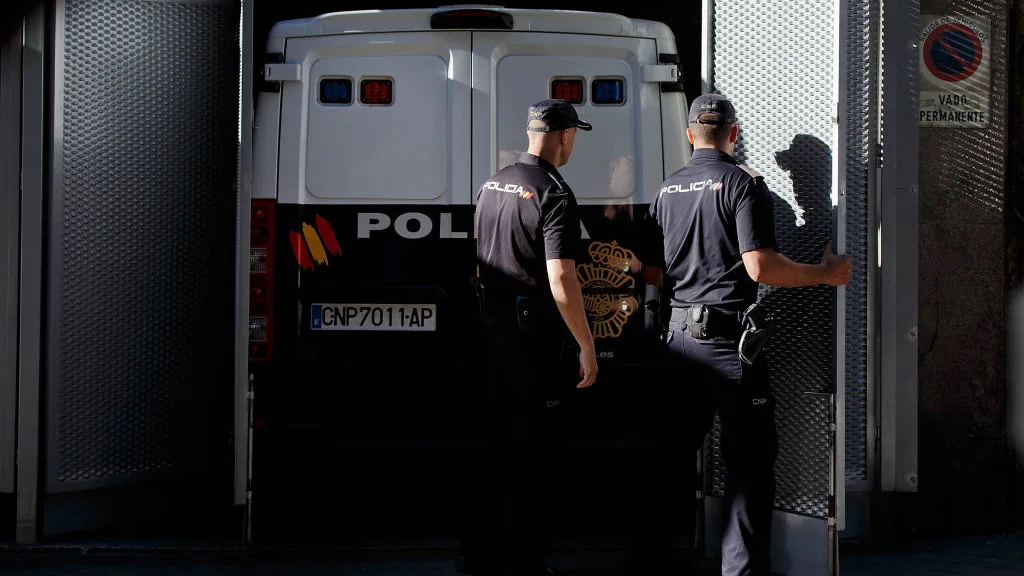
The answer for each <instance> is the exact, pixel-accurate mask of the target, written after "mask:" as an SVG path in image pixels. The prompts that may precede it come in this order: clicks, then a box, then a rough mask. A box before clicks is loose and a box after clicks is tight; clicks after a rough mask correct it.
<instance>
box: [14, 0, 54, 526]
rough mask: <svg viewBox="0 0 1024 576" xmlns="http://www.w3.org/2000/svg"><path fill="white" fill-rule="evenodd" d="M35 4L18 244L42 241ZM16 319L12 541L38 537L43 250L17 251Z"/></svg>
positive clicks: (41, 43) (40, 64) (27, 51)
mask: <svg viewBox="0 0 1024 576" xmlns="http://www.w3.org/2000/svg"><path fill="white" fill-rule="evenodd" d="M44 4H49V3H42V2H40V3H38V4H37V5H36V7H35V8H34V9H33V10H32V11H31V12H30V13H29V14H28V15H27V16H26V17H25V21H24V42H23V45H22V53H21V57H22V58H21V66H22V101H21V104H22V108H21V114H22V116H21V171H22V172H21V246H22V247H24V246H30V247H31V246H37V247H38V246H42V245H43V222H44V218H43V198H44V194H45V193H46V188H45V176H44V175H45V169H46V159H45V148H44V144H43V142H44V140H43V139H44V136H45V134H46V132H45V131H44V129H45V126H46V120H45V110H46V104H47V103H48V97H47V92H46V62H47V58H48V54H47V53H46V35H47V22H48V14H47V9H46V6H44ZM20 281H21V286H20V303H19V320H18V327H19V328H18V330H19V332H18V345H19V346H18V419H17V420H18V422H17V431H18V432H17V434H18V436H17V444H18V455H17V505H16V506H17V512H16V514H17V526H16V529H15V541H16V542H17V543H18V544H34V543H35V542H36V541H37V539H38V538H39V528H40V525H39V510H40V507H39V472H40V464H39V446H40V408H41V404H40V396H41V394H40V392H41V387H42V370H41V368H42V364H41V361H42V355H41V350H42V328H43V324H42V320H43V314H42V310H43V298H42V291H43V252H42V250H38V249H37V250H22V255H21V278H20Z"/></svg>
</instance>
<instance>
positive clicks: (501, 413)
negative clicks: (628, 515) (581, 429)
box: [457, 314, 579, 576]
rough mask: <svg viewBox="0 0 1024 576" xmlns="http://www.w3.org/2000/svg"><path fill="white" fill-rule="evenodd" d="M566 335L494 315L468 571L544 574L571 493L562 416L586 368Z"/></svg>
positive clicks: (467, 539) (469, 517)
mask: <svg viewBox="0 0 1024 576" xmlns="http://www.w3.org/2000/svg"><path fill="white" fill-rule="evenodd" d="M563 330H564V328H562V326H560V325H557V324H553V325H551V326H547V327H544V326H538V327H537V328H535V329H532V330H523V329H521V328H520V327H519V325H518V324H517V322H516V321H515V316H514V315H509V314H504V315H500V314H493V315H492V316H491V317H490V319H489V321H488V323H487V326H486V327H485V335H486V338H487V348H488V369H489V370H488V371H489V374H488V376H487V379H486V382H482V383H481V384H483V385H485V386H487V387H488V394H487V396H488V400H487V402H486V405H485V406H482V407H481V410H482V414H481V415H480V418H479V421H480V422H481V426H480V429H479V430H476V431H475V434H477V435H478V436H479V437H480V438H481V439H482V440H483V441H482V447H481V450H480V451H479V452H477V453H476V454H475V456H474V458H475V462H474V463H473V466H472V468H473V469H475V470H477V471H478V472H477V473H476V474H473V477H472V478H467V485H466V489H465V491H464V494H465V495H466V496H467V499H466V500H465V501H464V502H463V506H462V508H463V512H464V513H465V515H464V519H465V523H464V528H463V532H462V534H461V539H460V544H459V561H458V565H457V568H459V569H460V571H464V572H469V573H473V574H479V575H481V576H489V575H492V574H517V575H518V574H524V575H528V574H534V573H536V574H540V573H541V572H540V571H541V570H542V569H543V567H544V563H545V558H546V556H547V553H548V551H549V547H550V536H551V527H552V520H553V514H552V512H553V511H554V509H555V506H556V503H557V502H558V501H559V500H560V499H561V497H560V493H561V492H562V491H565V490H571V486H567V485H566V482H565V481H564V474H562V473H561V472H560V470H559V466H560V464H561V463H562V462H564V453H563V450H564V448H565V441H566V436H565V430H564V426H563V422H562V412H563V409H564V406H563V402H564V401H565V400H566V394H567V392H569V391H571V390H572V389H573V388H574V387H575V385H576V382H577V381H578V378H576V377H575V374H576V373H577V372H578V366H579V364H578V359H577V357H575V356H573V355H572V354H571V353H567V350H566V348H565V343H566V342H565V338H564V332H563ZM574 362H575V369H574V368H573V366H574V364H573V363H574Z"/></svg>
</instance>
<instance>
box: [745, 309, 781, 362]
mask: <svg viewBox="0 0 1024 576" xmlns="http://www.w3.org/2000/svg"><path fill="white" fill-rule="evenodd" d="M742 324H743V334H742V335H740V343H739V355H740V360H742V361H743V362H745V363H747V364H753V363H754V361H755V360H757V357H758V356H759V355H760V354H761V350H762V349H763V348H764V345H765V343H767V342H768V337H769V336H771V333H772V331H773V330H774V328H775V319H774V318H773V317H772V315H771V313H770V312H769V311H768V310H766V309H765V308H764V306H762V305H761V304H759V303H757V302H755V303H753V304H751V305H750V307H748V308H747V309H746V310H744V311H743V320H742Z"/></svg>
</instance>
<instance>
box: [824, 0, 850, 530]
mask: <svg viewBox="0 0 1024 576" xmlns="http://www.w3.org/2000/svg"><path fill="white" fill-rule="evenodd" d="M848 1H849V0H835V8H834V10H835V16H834V18H835V21H834V24H833V26H834V27H835V31H834V38H835V39H834V44H833V46H832V74H833V80H832V106H833V107H832V122H833V125H834V126H835V128H834V130H833V132H832V134H833V137H834V138H835V141H834V143H833V145H832V149H833V150H834V151H835V152H834V153H833V154H832V166H831V169H832V195H833V198H832V201H833V202H834V203H835V204H834V206H835V207H834V210H835V214H836V218H835V219H834V221H833V230H832V235H833V237H834V238H835V242H834V243H833V249H834V250H835V251H836V252H837V253H839V254H845V253H846V251H847V238H846V231H847V226H846V218H847V212H846V187H847V180H846V171H847V168H848V162H847V157H846V150H847V135H848V134H849V130H851V127H850V121H851V119H850V114H849V113H848V111H849V104H848V99H847V95H848V94H849V86H848V85H847V84H848V82H847V80H848V74H847V72H848V71H849V55H848V54H847V48H846V47H847V45H848V39H849V30H848V26H849V22H848V20H847V18H846V15H847V13H848V7H847V2H848ZM835 338H836V356H835V365H834V370H835V386H834V388H833V396H832V398H831V399H830V404H831V405H832V406H831V408H832V412H831V414H832V421H831V423H830V428H831V434H832V446H831V450H830V457H831V458H832V465H831V466H830V467H829V477H830V484H831V491H832V493H831V494H830V498H831V500H832V502H831V506H830V508H831V511H830V512H831V513H830V515H831V517H830V518H829V528H830V533H829V540H830V541H831V540H832V537H833V536H834V535H835V532H836V531H840V530H843V529H845V528H846V514H845V512H846V489H845V488H846V485H845V483H844V484H842V485H841V486H839V485H837V481H836V479H837V478H843V479H844V480H845V478H846V418H845V415H846V287H845V286H840V287H838V288H836V308H835ZM837 412H838V414H842V415H843V416H844V417H843V418H836V413H837ZM830 548H831V543H830Z"/></svg>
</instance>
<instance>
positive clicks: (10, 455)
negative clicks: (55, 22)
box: [0, 23, 22, 494]
mask: <svg viewBox="0 0 1024 576" xmlns="http://www.w3.org/2000/svg"><path fill="white" fill-rule="evenodd" d="M21 39H22V27H21V24H20V23H19V24H18V26H17V27H16V29H15V30H14V31H13V32H11V35H10V37H8V38H4V39H3V41H4V43H3V45H2V46H0V493H8V494H9V493H12V492H14V484H15V482H14V479H15V470H16V467H15V465H14V462H15V454H17V451H16V450H15V437H16V434H15V431H16V428H15V426H16V424H15V423H16V422H17V403H18V302H19V298H18V281H19V278H20V277H21V275H20V274H19V260H20V258H19V252H20V246H21Z"/></svg>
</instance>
